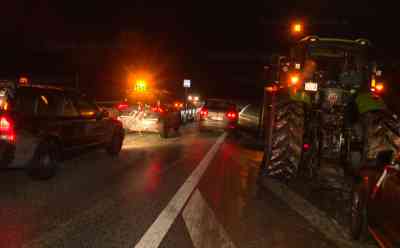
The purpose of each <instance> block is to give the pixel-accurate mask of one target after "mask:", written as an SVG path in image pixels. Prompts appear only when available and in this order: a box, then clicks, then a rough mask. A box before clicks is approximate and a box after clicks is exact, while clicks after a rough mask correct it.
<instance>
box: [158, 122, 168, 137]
mask: <svg viewBox="0 0 400 248" xmlns="http://www.w3.org/2000/svg"><path fill="white" fill-rule="evenodd" d="M160 136H161V138H164V139H167V138H168V136H169V128H168V126H167V125H166V124H165V123H164V122H163V123H162V124H161V125H160Z"/></svg>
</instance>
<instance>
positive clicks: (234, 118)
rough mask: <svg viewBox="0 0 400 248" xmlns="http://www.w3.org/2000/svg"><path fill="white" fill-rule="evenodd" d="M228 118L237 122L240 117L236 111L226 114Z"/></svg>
mask: <svg viewBox="0 0 400 248" xmlns="http://www.w3.org/2000/svg"><path fill="white" fill-rule="evenodd" d="M226 116H227V117H228V119H229V120H236V118H237V116H238V115H237V113H236V112H235V111H229V112H228V113H226Z"/></svg>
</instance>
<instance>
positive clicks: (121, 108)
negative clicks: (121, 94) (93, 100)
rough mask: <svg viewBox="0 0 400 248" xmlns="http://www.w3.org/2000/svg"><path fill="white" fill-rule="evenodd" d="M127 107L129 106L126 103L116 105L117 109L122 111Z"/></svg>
mask: <svg viewBox="0 0 400 248" xmlns="http://www.w3.org/2000/svg"><path fill="white" fill-rule="evenodd" d="M128 107H129V105H128V104H127V103H120V104H118V106H117V109H118V110H124V109H127V108H128Z"/></svg>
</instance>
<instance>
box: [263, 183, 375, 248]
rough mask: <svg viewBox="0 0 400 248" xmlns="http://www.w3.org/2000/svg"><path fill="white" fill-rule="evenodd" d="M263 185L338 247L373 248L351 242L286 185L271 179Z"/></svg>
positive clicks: (343, 232) (338, 227) (342, 232)
mask: <svg viewBox="0 0 400 248" xmlns="http://www.w3.org/2000/svg"><path fill="white" fill-rule="evenodd" d="M263 185H264V186H265V187H266V188H267V189H268V190H270V191H271V192H272V193H274V194H275V195H276V196H277V197H278V198H280V199H281V200H282V201H284V202H285V203H286V204H288V206H289V207H291V208H292V209H293V210H295V211H296V212H297V213H299V214H300V215H301V216H303V217H304V218H305V219H306V220H308V222H309V223H310V224H311V225H312V226H313V227H314V228H316V229H317V230H319V231H320V232H321V233H323V234H324V235H325V236H326V237H327V238H328V239H330V240H332V241H334V242H335V243H336V244H337V245H338V246H339V247H360V248H361V247H365V248H366V247H369V248H372V247H375V246H368V245H367V244H360V243H358V242H355V241H352V240H351V238H350V237H349V235H348V232H346V229H345V228H343V227H342V226H341V225H339V224H338V223H337V222H336V221H334V220H333V219H332V218H330V217H329V216H328V215H327V214H326V213H325V212H323V211H321V210H319V209H318V208H316V207H315V206H313V205H312V204H311V203H310V202H308V201H307V200H306V199H304V198H303V197H301V196H300V195H298V194H296V193H295V192H293V191H292V190H290V189H289V187H287V186H286V185H284V184H282V183H279V182H276V181H274V180H273V179H264V180H263Z"/></svg>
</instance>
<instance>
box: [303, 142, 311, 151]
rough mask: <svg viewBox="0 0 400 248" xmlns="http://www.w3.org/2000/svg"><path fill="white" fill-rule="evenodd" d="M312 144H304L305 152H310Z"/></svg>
mask: <svg viewBox="0 0 400 248" xmlns="http://www.w3.org/2000/svg"><path fill="white" fill-rule="evenodd" d="M310 147H311V146H310V144H308V143H304V144H303V150H304V151H305V152H306V151H308V150H309V149H310Z"/></svg>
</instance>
